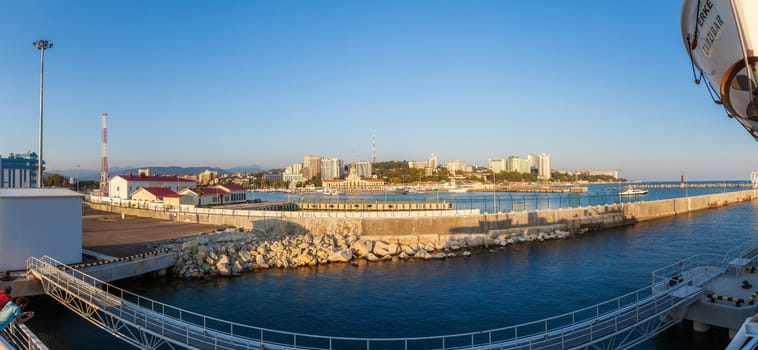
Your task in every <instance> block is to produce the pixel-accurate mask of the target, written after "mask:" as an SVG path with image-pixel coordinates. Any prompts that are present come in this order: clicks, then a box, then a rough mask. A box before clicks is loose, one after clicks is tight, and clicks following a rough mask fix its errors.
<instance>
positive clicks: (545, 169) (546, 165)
mask: <svg viewBox="0 0 758 350" xmlns="http://www.w3.org/2000/svg"><path fill="white" fill-rule="evenodd" d="M537 177H538V178H540V179H543V180H550V155H549V154H545V153H542V154H540V156H539V167H538V170H537Z"/></svg>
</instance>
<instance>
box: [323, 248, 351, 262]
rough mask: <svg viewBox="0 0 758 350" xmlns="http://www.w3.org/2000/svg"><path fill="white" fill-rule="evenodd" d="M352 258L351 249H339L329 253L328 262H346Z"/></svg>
mask: <svg viewBox="0 0 758 350" xmlns="http://www.w3.org/2000/svg"><path fill="white" fill-rule="evenodd" d="M352 259H353V251H352V250H350V249H340V250H338V251H336V252H334V253H332V254H330V255H329V257H328V258H327V260H328V261H329V262H348V261H350V260H352Z"/></svg>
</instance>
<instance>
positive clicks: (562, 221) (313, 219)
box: [87, 189, 758, 237]
mask: <svg viewBox="0 0 758 350" xmlns="http://www.w3.org/2000/svg"><path fill="white" fill-rule="evenodd" d="M756 198H758V190H752V189H751V190H746V191H735V192H725V193H718V194H710V195H702V196H694V197H685V198H674V199H664V200H656V201H640V202H634V203H620V204H612V205H601V206H593V207H582V208H567V209H554V210H537V211H530V212H526V211H524V212H508V213H494V214H481V213H478V211H477V210H474V211H471V210H467V211H432V212H424V211H421V212H404V213H392V212H388V213H372V214H371V215H365V214H362V213H360V212H358V213H355V212H353V213H351V212H287V211H254V210H224V209H205V208H200V209H197V210H193V211H171V210H152V209H146V208H134V207H128V206H119V205H111V204H106V203H95V202H91V201H90V202H87V203H88V204H89V205H90V206H91V207H92V208H94V209H97V210H102V211H108V212H113V213H124V214H126V215H134V216H142V217H152V218H157V219H164V220H173V221H180V222H195V223H203V224H214V225H228V226H235V227H240V228H245V229H247V230H260V231H264V232H269V233H271V232H287V233H291V234H304V233H310V234H315V235H322V234H353V235H358V236H373V237H387V236H419V235H435V236H437V235H442V236H445V235H471V234H474V235H476V234H487V233H491V234H498V235H502V234H506V235H514V236H518V235H525V234H531V233H534V232H536V231H535V230H542V229H543V228H544V227H555V228H558V229H561V230H568V231H572V232H576V231H580V230H590V231H594V230H602V229H607V228H612V227H617V226H622V225H628V224H633V223H635V222H638V221H646V220H654V219H658V218H664V217H670V216H675V215H681V214H685V213H689V212H694V211H699V210H705V209H709V208H716V207H722V206H725V205H729V204H734V203H739V202H746V201H752V200H755V199H756Z"/></svg>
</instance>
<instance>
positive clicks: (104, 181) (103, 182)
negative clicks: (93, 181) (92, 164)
mask: <svg viewBox="0 0 758 350" xmlns="http://www.w3.org/2000/svg"><path fill="white" fill-rule="evenodd" d="M102 118H103V160H102V163H101V164H100V195H101V196H107V195H108V113H103V114H102Z"/></svg>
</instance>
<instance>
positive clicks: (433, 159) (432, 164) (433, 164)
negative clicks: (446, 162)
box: [426, 153, 437, 169]
mask: <svg viewBox="0 0 758 350" xmlns="http://www.w3.org/2000/svg"><path fill="white" fill-rule="evenodd" d="M426 166H427V167H428V168H432V169H437V156H436V155H435V154H434V153H432V154H430V155H429V159H428V160H427V161H426Z"/></svg>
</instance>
